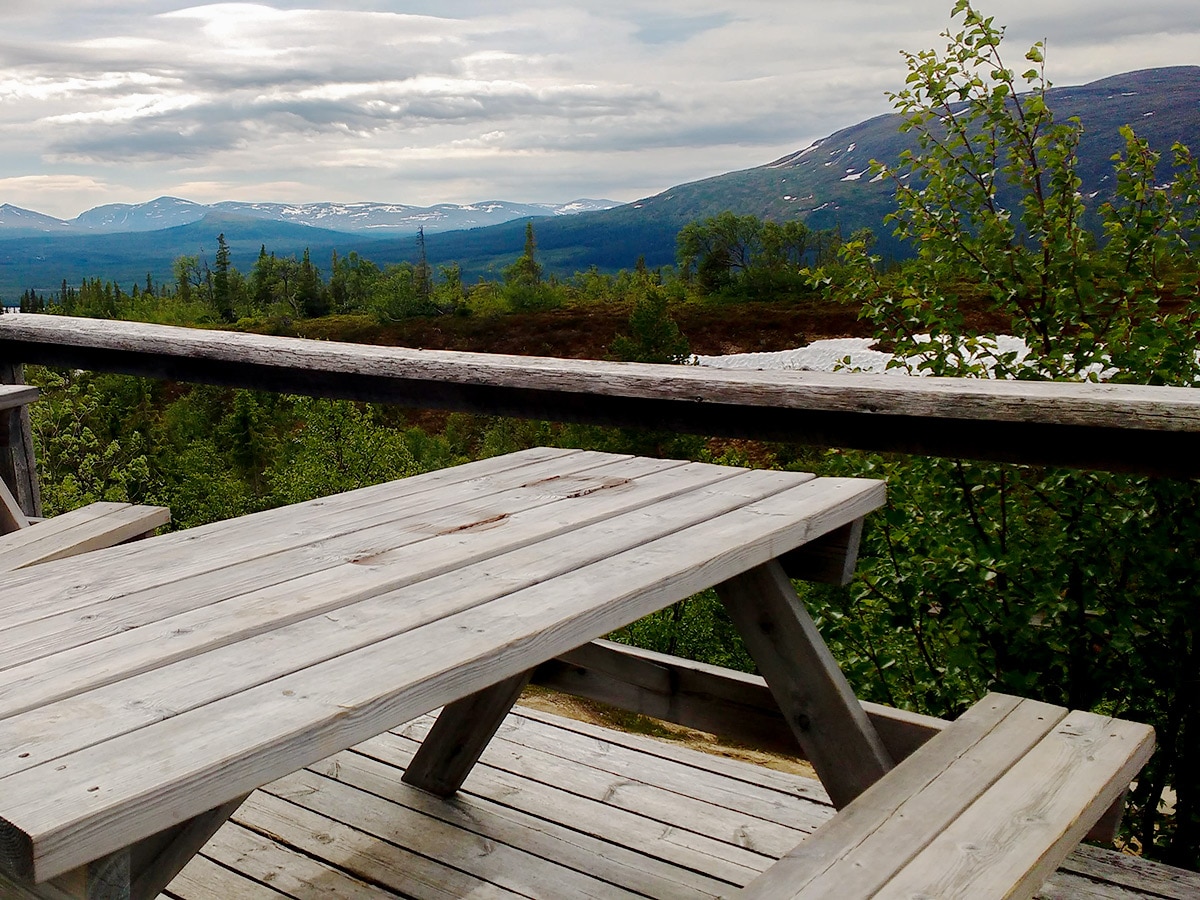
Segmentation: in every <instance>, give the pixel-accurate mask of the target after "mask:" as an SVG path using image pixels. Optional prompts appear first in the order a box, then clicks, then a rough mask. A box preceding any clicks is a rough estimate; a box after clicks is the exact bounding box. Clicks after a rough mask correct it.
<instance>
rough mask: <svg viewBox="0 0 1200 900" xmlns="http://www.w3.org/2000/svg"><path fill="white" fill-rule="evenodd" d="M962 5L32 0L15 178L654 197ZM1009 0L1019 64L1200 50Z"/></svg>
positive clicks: (9, 43)
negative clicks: (1042, 46)
mask: <svg viewBox="0 0 1200 900" xmlns="http://www.w3.org/2000/svg"><path fill="white" fill-rule="evenodd" d="M949 6H950V3H949V0H915V2H913V0H908V2H903V3H902V2H900V0H855V2H844V3H839V4H831V3H818V2H816V0H795V2H792V3H781V2H778V0H741V2H738V3H734V2H731V0H662V2H660V3H657V4H655V5H654V7H653V9H652V10H651V11H648V10H647V7H646V6H645V4H644V2H641V0H639V2H633V0H610V2H607V3H604V4H600V3H598V2H581V0H574V2H572V0H553V2H552V0H525V2H523V3H518V4H516V5H512V6H504V7H500V6H499V5H497V4H494V3H484V2H478V0H476V2H471V0H438V2H434V0H411V2H399V0H395V2H390V0H375V2H368V0H364V2H357V3H356V2H352V0H274V2H269V3H267V2H264V3H215V4H204V3H199V4H196V3H193V4H192V5H188V6H182V5H181V4H180V3H178V2H170V0H141V2H137V0H83V2H80V0H72V2H70V3H67V2H66V0H40V2H38V3H36V4H35V3H32V2H15V3H11V2H10V3H8V4H6V10H5V17H6V23H5V24H6V29H5V33H4V35H3V36H0V188H4V186H5V185H6V184H10V183H11V179H12V178H13V177H24V176H29V177H37V176H41V175H45V174H47V173H54V172H62V171H69V172H70V177H73V178H76V179H78V180H77V181H75V182H73V184H75V188H74V189H68V188H63V189H59V190H54V191H51V190H47V191H46V192H45V196H44V198H40V197H38V196H37V195H36V194H34V195H33V196H32V201H29V200H28V199H27V200H26V201H23V202H22V205H26V203H28V204H29V205H32V206H33V208H35V209H40V210H44V211H47V212H53V213H56V214H60V215H74V214H76V213H78V212H79V211H80V210H82V209H83V208H85V207H87V206H90V205H93V204H94V203H96V202H106V201H109V200H111V199H113V198H112V196H111V193H110V190H111V188H110V185H111V184H112V183H114V182H120V184H121V185H123V186H125V188H126V189H128V190H129V191H130V196H127V197H123V198H121V199H126V200H138V199H148V198H149V197H152V196H154V195H156V194H160V193H173V194H184V195H186V194H187V191H188V190H192V191H195V192H196V196H195V199H222V198H221V197H214V196H212V193H213V192H216V191H220V190H225V191H227V192H228V196H230V197H234V196H239V197H242V198H245V197H246V192H247V191H252V190H255V189H262V190H269V191H270V192H272V193H273V196H272V197H262V198H256V199H283V200H296V201H301V200H318V199H331V200H347V199H374V200H391V201H397V202H409V203H432V202H437V201H443V200H444V201H472V200H477V199H481V198H483V197H497V196H503V197H506V198H509V199H515V200H567V199H571V198H572V197H574V196H582V195H588V196H606V197H611V198H614V199H618V200H630V199H635V198H637V197H639V196H644V195H646V194H649V193H653V192H655V191H658V190H662V189H664V188H666V187H669V186H670V185H672V184H675V183H679V182H682V181H686V180H691V179H694V178H699V177H703V176H706V175H712V174H717V173H719V172H722V171H728V170H729V169H735V168H745V167H748V166H752V165H757V164H760V163H764V162H767V161H769V160H771V159H773V158H776V157H778V156H780V155H782V154H784V153H786V152H789V151H792V150H795V149H797V148H799V147H802V146H805V145H806V144H807V143H809V142H810V141H811V140H812V139H813V138H816V137H821V136H823V135H825V134H828V133H829V132H831V131H834V130H836V129H838V128H841V127H844V126H847V125H850V124H853V123H854V122H857V121H859V120H861V119H863V118H866V117H868V116H871V115H875V114H878V113H881V112H886V111H887V110H888V105H887V102H886V100H885V99H884V96H883V94H884V91H885V90H889V89H890V90H895V89H898V88H899V87H900V86H901V85H902V83H903V77H904V67H903V62H902V60H901V57H900V53H899V50H900V49H901V48H906V49H912V50H917V49H924V48H926V47H931V46H939V45H940V44H942V43H943V41H942V40H941V39H940V38H939V37H938V32H939V31H941V30H943V29H945V28H946V27H948V26H949V25H950V24H951V23H950V21H949V19H948V15H947V14H948V9H949ZM996 12H997V14H998V16H999V17H1000V18H1002V19H1005V20H1007V22H1008V23H1009V26H1010V32H1009V44H1010V46H1011V47H1012V49H1011V50H1010V54H1009V55H1010V56H1011V57H1012V58H1013V59H1014V61H1018V62H1019V61H1020V58H1021V55H1022V54H1023V52H1024V50H1025V49H1026V47H1027V46H1028V44H1029V43H1032V41H1034V40H1037V39H1039V38H1042V37H1045V38H1046V39H1047V40H1048V43H1049V48H1050V50H1049V73H1050V76H1051V78H1052V80H1054V81H1055V82H1056V83H1057V84H1072V83H1080V82H1082V81H1087V80H1092V79H1094V78H1098V77H1102V76H1104V75H1109V74H1114V73H1117V72H1120V71H1127V70H1130V69H1136V68H1144V67H1150V66H1158V65H1168V64H1195V63H1197V62H1200V4H1196V3H1195V2H1194V0H1146V2H1143V3H1142V4H1140V5H1139V6H1138V7H1137V8H1136V9H1135V10H1130V8H1129V7H1128V5H1127V3H1126V2H1125V0H1060V2H1056V3H1054V4H1047V3H1045V2H1044V0H1037V2H1035V0H1010V2H1008V3H1007V4H1005V8H1004V9H1003V10H997V11H996ZM4 176H10V177H9V179H8V180H5V179H4ZM5 190H11V189H5ZM201 193H203V194H204V195H205V196H200V194H201ZM285 195H286V196H285ZM15 196H16V195H15V194H13V193H0V202H3V201H5V200H8V201H10V202H17V201H16V200H15V199H13V198H14V197H15ZM22 196H23V197H27V195H25V194H22Z"/></svg>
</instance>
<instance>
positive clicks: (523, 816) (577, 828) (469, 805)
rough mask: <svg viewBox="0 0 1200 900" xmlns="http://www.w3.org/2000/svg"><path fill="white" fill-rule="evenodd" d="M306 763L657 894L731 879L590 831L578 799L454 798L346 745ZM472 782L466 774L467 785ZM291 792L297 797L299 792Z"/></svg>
mask: <svg viewBox="0 0 1200 900" xmlns="http://www.w3.org/2000/svg"><path fill="white" fill-rule="evenodd" d="M310 768H311V769H312V770H313V771H316V772H318V773H320V774H324V775H326V776H328V777H330V778H336V779H337V780H338V781H341V782H343V783H345V784H349V785H352V786H353V787H356V788H358V789H360V790H364V791H367V792H369V793H372V794H375V795H377V796H379V797H383V798H385V799H386V800H388V801H389V802H391V803H398V804H400V805H402V806H406V807H408V808H410V809H414V810H416V811H418V812H421V813H424V814H425V815H428V816H433V817H435V818H439V819H441V820H443V821H445V822H447V823H448V824H451V825H455V826H457V827H459V828H463V829H465V830H468V831H471V832H473V833H475V834H478V835H479V836H481V837H483V838H486V839H488V840H494V841H501V842H503V843H506V844H509V845H511V846H513V847H517V848H520V849H522V850H525V851H527V852H528V853H530V854H532V855H534V856H537V857H540V858H542V859H549V860H553V861H555V862H557V863H559V864H561V865H564V866H568V867H570V868H572V869H574V870H575V871H578V872H587V873H590V874H592V875H593V876H595V877H597V878H600V879H602V880H604V881H608V882H611V883H613V884H617V885H620V886H622V887H624V888H626V889H627V890H631V891H635V892H637V893H641V894H644V895H645V896H647V897H654V898H656V900H676V898H678V900H683V898H692V897H715V896H720V895H721V894H723V893H725V892H727V891H728V889H729V888H730V886H731V885H730V883H729V882H727V881H721V880H719V879H715V878H712V877H711V876H708V875H706V874H703V873H701V872H697V871H694V870H693V869H692V868H691V867H688V866H680V865H672V864H670V863H667V862H664V861H662V860H660V859H657V858H655V857H654V856H653V855H651V854H652V850H649V849H648V848H647V847H646V846H645V845H644V843H643V842H642V840H641V838H642V835H640V834H621V835H619V837H620V838H621V840H620V842H612V841H606V840H600V839H597V838H595V837H593V836H592V835H591V834H589V833H587V831H585V830H584V829H586V828H587V827H588V825H587V823H586V822H585V821H583V820H582V819H581V817H580V815H579V814H580V813H581V812H582V811H583V810H584V809H586V807H584V806H583V805H582V804H580V803H579V802H578V801H576V802H575V804H574V806H571V805H570V804H564V805H563V806H562V807H561V808H560V815H559V816H558V817H557V818H558V819H560V820H562V821H557V820H548V819H545V818H541V817H538V816H533V815H529V814H527V813H525V812H522V811H521V810H519V809H515V808H513V807H512V806H511V805H510V804H509V803H508V802H507V800H508V799H509V798H508V797H502V798H501V800H502V801H503V802H495V801H493V800H489V799H487V798H486V797H484V796H481V795H479V794H478V793H472V792H471V791H468V790H463V791H460V792H459V793H458V794H457V795H456V796H455V798H454V800H453V802H446V801H443V800H441V799H439V798H436V797H431V796H429V795H428V794H427V793H425V792H424V791H420V790H414V789H412V788H410V787H408V786H407V785H406V784H404V783H403V782H402V780H401V770H400V769H398V768H397V767H395V766H392V765H389V764H387V763H384V762H381V761H379V760H377V759H374V758H371V757H369V756H366V755H363V754H361V753H355V752H352V751H345V752H343V753H339V754H337V755H336V756H333V757H331V758H330V759H327V760H322V761H321V762H320V763H317V764H316V765H314V766H312V767H310ZM477 786H478V785H477V784H476V783H474V779H473V787H477ZM268 790H269V789H268ZM509 796H510V797H511V795H509ZM294 799H295V802H298V803H301V804H303V803H304V798H303V797H302V796H299V797H295V798H294ZM592 808H594V809H596V810H601V811H602V815H604V816H605V817H606V818H607V817H609V816H610V815H611V811H610V810H605V809H604V807H603V806H601V805H600V804H592ZM351 824H352V823H351ZM659 830H660V831H661V826H659Z"/></svg>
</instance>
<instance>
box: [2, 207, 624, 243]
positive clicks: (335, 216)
mask: <svg viewBox="0 0 1200 900" xmlns="http://www.w3.org/2000/svg"><path fill="white" fill-rule="evenodd" d="M617 205H618V204H617V202H616V201H615V200H573V201H572V202H570V203H510V202H508V201H506V200H488V201H485V202H483V203H472V204H454V203H439V204H437V205H436V206H407V205H405V204H401V203H240V202H237V201H232V200H229V201H225V202H223V203H214V204H211V205H206V204H203V203H193V202H192V201H191V200H180V199H179V198H178V197H159V198H158V199H157V200H151V201H149V202H148V203H110V204H107V205H105V206H97V207H95V208H93V209H89V210H88V211H87V212H84V213H81V214H80V215H78V216H76V217H75V218H74V219H56V218H54V217H53V216H47V215H44V214H43V213H39V212H33V211H32V210H28V209H21V208H20V207H18V206H12V205H11V204H8V203H6V204H4V205H3V206H0V239H4V238H6V237H30V236H34V235H53V234H131V233H137V232H144V231H165V230H166V229H168V228H175V227H178V226H180V225H190V224H192V223H193V222H200V221H203V220H204V219H206V218H207V217H209V216H210V215H213V214H214V213H219V214H225V215H226V216H234V217H237V216H244V217H246V218H250V219H259V220H262V221H267V222H289V223H292V224H295V225H306V226H310V227H313V228H323V229H328V230H330V231H344V232H348V233H351V234H357V233H372V232H373V233H375V234H416V233H417V229H418V228H424V229H425V230H426V231H450V230H458V229H462V228H480V227H483V226H486V225H496V224H499V223H501V222H508V221H510V220H512V219H528V218H531V217H534V216H566V215H574V214H576V213H581V212H594V211H596V210H601V209H611V208H612V207H614V206H617Z"/></svg>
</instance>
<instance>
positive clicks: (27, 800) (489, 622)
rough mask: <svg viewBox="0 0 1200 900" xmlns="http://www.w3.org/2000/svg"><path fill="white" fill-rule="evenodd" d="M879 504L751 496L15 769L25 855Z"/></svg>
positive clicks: (149, 827)
mask: <svg viewBox="0 0 1200 900" xmlns="http://www.w3.org/2000/svg"><path fill="white" fill-rule="evenodd" d="M780 474H783V473H765V472H764V473H754V472H751V473H745V475H744V476H739V478H738V479H737V480H738V481H739V482H740V481H743V480H750V476H757V477H758V478H760V479H761V480H762V481H763V482H764V484H765V483H766V482H767V481H768V480H774V478H775V476H778V475H780ZM882 500H883V486H882V484H881V483H877V482H864V481H861V480H853V479H819V480H816V481H812V482H809V483H807V484H800V485H798V486H795V487H792V488H789V489H785V490H782V491H778V492H772V493H770V494H769V495H768V496H766V497H765V498H763V499H754V498H752V497H746V498H743V501H749V502H745V505H741V506H739V507H738V508H735V509H733V510H731V511H730V512H728V513H727V514H724V515H719V516H717V517H716V518H712V517H711V515H709V516H706V517H705V519H704V520H703V521H702V522H700V523H699V524H697V525H694V526H692V527H689V528H684V529H682V530H679V531H675V532H673V533H671V534H667V535H665V536H663V537H661V538H660V539H658V540H653V541H650V542H649V543H646V544H645V545H643V546H640V547H638V548H636V549H631V550H629V551H626V552H624V553H618V554H615V555H612V556H608V557H606V558H604V559H603V560H601V561H598V562H596V563H594V564H592V565H588V566H583V567H582V568H579V569H576V570H574V571H572V572H569V573H566V574H564V575H562V576H560V577H556V578H553V579H551V580H549V581H542V582H540V583H537V584H534V585H532V586H530V587H527V588H524V589H520V590H516V591H515V592H512V593H506V594H505V595H504V596H499V597H497V598H496V599H494V600H492V601H491V602H487V603H485V604H484V605H482V606H480V607H477V608H473V609H468V610H465V611H463V612H459V613H454V614H452V615H448V616H446V617H445V618H441V619H438V620H437V621H434V622H431V623H429V624H427V625H425V626H423V627H421V628H418V629H416V630H414V631H410V632H406V633H403V634H400V635H398V636H396V637H393V638H389V639H386V640H382V641H379V642H378V643H374V644H372V645H370V646H369V647H365V648H364V649H362V650H358V651H354V652H351V653H347V654H344V655H342V656H340V657H338V658H336V659H333V660H330V661H329V662H326V663H322V664H319V665H315V666H311V667H309V668H307V669H304V670H303V671H300V672H296V673H294V674H292V675H288V676H285V677H283V678H279V679H276V680H274V681H272V682H269V683H267V684H263V685H260V686H259V687H255V688H252V689H250V690H246V691H243V692H241V693H239V694H236V695H234V696H230V697H226V698H224V699H222V700H218V701H216V702H213V703H211V704H208V705H206V706H204V707H202V708H199V709H196V710H192V711H190V712H186V713H181V714H179V715H175V716H172V717H170V718H167V719H165V720H163V721H159V722H156V723H155V724H153V725H151V726H149V727H147V728H141V729H138V730H136V731H134V732H130V733H127V734H124V735H122V736H120V737H117V738H115V739H113V740H110V741H107V742H106V743H105V744H103V745H100V746H93V747H88V748H86V749H83V750H80V751H78V752H75V753H72V754H70V755H68V756H65V757H60V758H59V759H57V760H55V761H54V762H51V763H48V764H45V765H42V766H38V767H35V769H30V770H27V771H25V772H22V773H19V774H17V775H14V776H10V777H8V778H6V779H4V780H3V781H2V782H0V793H2V794H3V796H4V798H5V800H4V803H5V810H6V812H5V817H6V818H7V819H8V820H9V822H13V823H16V824H17V825H18V827H19V828H20V829H22V831H23V833H24V834H26V835H28V836H29V840H30V844H29V850H30V852H29V854H28V859H27V860H26V863H27V864H28V865H29V866H30V868H31V869H32V870H33V871H34V872H35V874H36V875H37V877H39V878H46V877H50V876H52V875H53V874H56V873H57V872H60V871H65V870H67V869H70V868H73V867H74V866H76V865H78V864H80V862H81V861H84V860H85V859H86V858H88V856H89V855H91V856H95V855H99V854H101V853H104V852H106V850H107V849H109V845H112V848H114V849H115V848H116V847H119V846H123V845H125V844H127V843H129V842H130V841H131V840H132V839H134V838H136V837H137V836H138V835H139V834H142V833H143V832H148V831H149V832H152V831H154V830H157V828H156V826H157V825H158V824H159V823H161V822H162V821H163V820H164V819H177V818H179V817H180V816H181V815H185V814H187V813H188V810H189V809H192V808H193V807H196V809H195V811H196V812H199V811H202V810H203V809H206V808H211V807H212V806H216V805H218V804H219V803H221V802H224V801H225V800H227V799H230V798H231V797H232V796H236V795H237V794H240V793H245V792H246V791H247V790H249V789H252V788H253V787H256V786H257V785H259V784H262V783H265V782H266V781H270V780H272V779H273V778H275V777H279V776H282V775H283V774H286V773H287V772H290V771H294V770H296V769H297V768H299V767H301V766H303V765H305V764H307V763H309V762H312V761H315V760H316V759H319V758H322V757H324V756H326V755H329V754H330V753H332V752H335V751H336V750H338V749H342V748H344V747H348V746H352V745H353V744H355V743H358V742H359V741H361V740H363V739H365V738H366V737H369V736H371V735H373V734H377V733H379V732H380V731H382V730H385V729H386V728H388V727H390V726H391V725H393V724H395V723H397V722H402V721H406V720H407V719H410V718H412V717H413V716H414V715H416V714H419V713H420V712H423V711H425V710H428V709H432V708H435V707H437V706H441V705H444V704H445V703H447V702H449V701H452V700H453V699H455V698H457V697H461V696H463V695H465V694H467V693H471V692H472V691H475V690H479V689H481V688H482V687H485V686H486V685H488V684H492V683H495V682H496V681H498V680H500V679H502V678H504V677H507V676H509V675H513V674H515V673H516V672H518V671H521V670H522V669H523V668H528V667H530V665H531V664H533V663H535V662H537V661H539V660H540V659H545V658H548V657H551V656H554V655H555V654H557V653H561V652H564V651H565V650H568V649H570V648H571V647H574V646H578V645H579V644H582V643H584V642H586V641H587V640H590V639H592V638H594V637H598V636H600V635H601V634H604V633H607V632H608V631H610V630H612V629H613V628H614V627H618V626H619V625H621V624H624V623H626V622H628V621H630V620H632V619H634V618H637V617H639V616H640V615H642V614H644V613H646V612H650V611H653V610H654V609H659V608H662V607H663V606H666V605H669V604H670V603H672V602H675V601H677V600H679V599H682V598H683V597H686V596H689V595H690V594H692V593H694V592H695V591H696V590H699V589H702V588H703V587H706V586H708V585H710V584H713V583H716V582H719V581H721V580H724V579H725V578H728V577H732V576H733V575H734V574H737V573H738V572H740V571H745V570H746V569H748V568H752V567H753V566H755V565H759V564H761V563H763V562H766V561H767V560H769V559H772V558H774V557H776V556H778V555H779V554H780V553H782V552H785V551H787V550H789V549H792V548H793V547H795V546H798V545H799V544H801V543H803V542H804V541H806V540H809V539H811V538H812V537H814V536H816V535H818V534H821V533H824V532H826V531H829V530H832V529H834V528H837V527H840V526H841V525H844V524H847V523H848V522H850V521H853V520H854V519H855V518H858V517H860V516H862V515H864V514H865V513H866V512H869V511H870V510H871V509H873V508H875V507H876V506H878V505H879V504H880V503H881V502H882ZM655 515H656V514H655V513H651V512H646V513H644V514H643V515H642V518H645V519H648V520H653V519H654V518H655ZM632 518H634V519H635V520H636V518H637V516H636V515H635V516H633V517H632ZM625 524H626V525H628V524H629V523H625ZM585 530H586V529H581V530H579V531H577V532H573V533H572V534H573V535H578V534H581V533H582V532H583V531H585ZM505 570H506V574H508V575H509V577H515V575H514V574H512V572H511V569H510V568H509V566H508V565H506V567H505ZM453 574H454V575H460V574H461V573H453ZM464 586H465V585H464ZM403 593H404V592H397V599H399V597H400V596H403ZM365 672H369V673H371V677H370V678H369V679H364V678H363V673H365ZM214 721H220V722H221V723H222V727H221V728H216V729H214V728H213V727H212V725H211V723H212V722H214ZM179 748H186V752H185V753H180V752H179Z"/></svg>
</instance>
